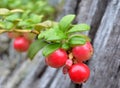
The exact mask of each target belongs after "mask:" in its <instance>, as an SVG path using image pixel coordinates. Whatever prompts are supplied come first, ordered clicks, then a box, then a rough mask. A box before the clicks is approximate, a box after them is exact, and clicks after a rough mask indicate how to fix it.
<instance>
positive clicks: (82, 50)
mask: <svg viewBox="0 0 120 88" xmlns="http://www.w3.org/2000/svg"><path fill="white" fill-rule="evenodd" d="M72 53H73V56H74V57H75V58H76V60H77V61H78V62H82V61H86V60H88V59H90V57H91V56H92V54H93V47H92V45H91V44H90V42H87V43H86V44H84V45H79V46H75V47H74V48H73V49H72Z"/></svg>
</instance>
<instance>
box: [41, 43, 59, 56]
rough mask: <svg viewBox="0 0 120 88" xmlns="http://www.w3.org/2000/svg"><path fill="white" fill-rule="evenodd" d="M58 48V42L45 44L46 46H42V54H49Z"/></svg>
mask: <svg viewBox="0 0 120 88" xmlns="http://www.w3.org/2000/svg"><path fill="white" fill-rule="evenodd" d="M58 48H60V44H59V43H53V44H49V45H47V46H46V47H44V48H43V55H44V56H48V55H49V54H51V53H52V52H54V51H55V50H57V49H58Z"/></svg>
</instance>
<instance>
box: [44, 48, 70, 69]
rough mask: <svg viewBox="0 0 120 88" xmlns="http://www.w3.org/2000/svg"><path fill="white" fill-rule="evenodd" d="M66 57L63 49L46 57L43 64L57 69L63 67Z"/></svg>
mask: <svg viewBox="0 0 120 88" xmlns="http://www.w3.org/2000/svg"><path fill="white" fill-rule="evenodd" d="M67 58H68V56H67V53H66V51H65V50H64V49H61V48H60V49H57V50H56V51H54V52H53V53H51V54H50V55H48V56H47V57H46V58H45V59H46V60H45V62H46V64H47V65H49V66H51V67H53V68H59V67H62V66H63V65H65V62H66V60H67Z"/></svg>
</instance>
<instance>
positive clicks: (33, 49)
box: [27, 40, 47, 60]
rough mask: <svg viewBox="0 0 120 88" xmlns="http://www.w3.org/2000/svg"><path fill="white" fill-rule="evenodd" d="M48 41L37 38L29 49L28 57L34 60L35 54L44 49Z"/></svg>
mask: <svg viewBox="0 0 120 88" xmlns="http://www.w3.org/2000/svg"><path fill="white" fill-rule="evenodd" d="M46 45H47V43H46V42H44V41H43V40H36V41H35V42H33V43H32V44H31V45H30V48H29V50H28V54H27V55H28V57H29V58H30V59H31V60H32V59H33V58H34V56H35V55H36V54H37V52H38V51H39V50H40V49H42V48H43V47H44V46H46Z"/></svg>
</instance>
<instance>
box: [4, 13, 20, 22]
mask: <svg viewBox="0 0 120 88" xmlns="http://www.w3.org/2000/svg"><path fill="white" fill-rule="evenodd" d="M5 19H6V20H7V21H14V20H16V19H19V14H12V15H9V16H7V17H6V18H5Z"/></svg>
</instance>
